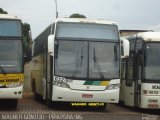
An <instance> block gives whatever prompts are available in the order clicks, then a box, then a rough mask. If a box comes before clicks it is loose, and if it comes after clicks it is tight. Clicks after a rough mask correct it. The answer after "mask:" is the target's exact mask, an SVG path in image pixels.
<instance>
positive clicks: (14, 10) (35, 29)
mask: <svg viewBox="0 0 160 120" xmlns="http://www.w3.org/2000/svg"><path fill="white" fill-rule="evenodd" d="M0 8H3V9H4V10H5V11H7V12H8V14H10V15H14V16H17V17H19V18H20V19H22V21H23V23H29V24H30V25H31V32H32V37H33V39H34V38H35V37H36V36H38V35H39V34H40V33H41V32H42V31H43V30H44V29H45V28H46V27H47V26H48V25H49V24H51V23H52V22H54V20H55V18H56V17H55V16H56V12H55V0H0ZM57 10H58V15H59V17H69V16H70V15H71V14H73V13H79V14H83V15H85V16H86V17H87V18H89V19H107V20H112V21H115V22H117V24H118V27H119V29H123V30H124V29H125V30H126V29H127V30H154V31H160V14H159V11H160V0H57Z"/></svg>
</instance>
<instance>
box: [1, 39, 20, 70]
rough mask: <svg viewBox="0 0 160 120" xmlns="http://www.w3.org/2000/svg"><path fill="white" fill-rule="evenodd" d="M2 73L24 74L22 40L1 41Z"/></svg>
mask: <svg viewBox="0 0 160 120" xmlns="http://www.w3.org/2000/svg"><path fill="white" fill-rule="evenodd" d="M0 51H1V52H0V73H19V72H22V43H21V41H20V40H0Z"/></svg>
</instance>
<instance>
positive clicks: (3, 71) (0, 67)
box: [0, 65, 7, 75]
mask: <svg viewBox="0 0 160 120" xmlns="http://www.w3.org/2000/svg"><path fill="white" fill-rule="evenodd" d="M0 70H1V71H2V73H3V74H4V75H6V74H7V72H6V71H5V70H4V68H3V67H2V66H1V65H0Z"/></svg>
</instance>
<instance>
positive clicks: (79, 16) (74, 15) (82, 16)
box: [69, 13, 86, 18]
mask: <svg viewBox="0 0 160 120" xmlns="http://www.w3.org/2000/svg"><path fill="white" fill-rule="evenodd" d="M69 17H70V18H86V16H85V15H82V14H79V13H74V14H72V15H70V16H69Z"/></svg>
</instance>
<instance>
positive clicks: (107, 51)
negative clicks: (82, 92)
mask: <svg viewBox="0 0 160 120" xmlns="http://www.w3.org/2000/svg"><path fill="white" fill-rule="evenodd" d="M97 41H98V40H97ZM57 54H58V55H57V58H56V60H55V75H57V76H64V77H76V78H89V79H97V80H99V79H114V78H119V44H118V42H117V43H109V42H95V41H75V40H72V41H71V40H66V39H65V40H63V39H62V40H59V41H58V53H57Z"/></svg>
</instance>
